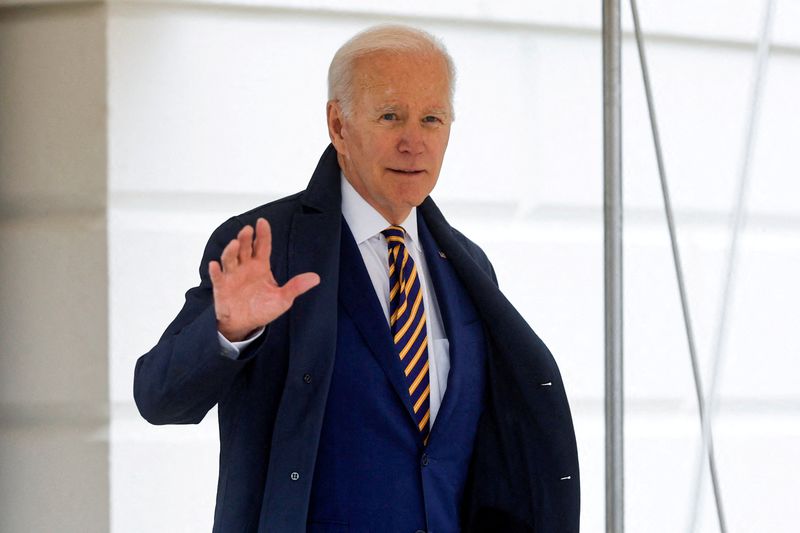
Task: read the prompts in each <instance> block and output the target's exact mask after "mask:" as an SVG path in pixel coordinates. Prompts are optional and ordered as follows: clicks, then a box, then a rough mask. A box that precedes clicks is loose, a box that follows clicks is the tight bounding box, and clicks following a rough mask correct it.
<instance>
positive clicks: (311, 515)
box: [134, 26, 579, 533]
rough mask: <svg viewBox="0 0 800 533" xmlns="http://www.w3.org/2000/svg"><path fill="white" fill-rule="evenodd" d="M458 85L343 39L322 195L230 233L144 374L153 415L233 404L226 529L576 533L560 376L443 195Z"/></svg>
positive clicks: (409, 32) (224, 429)
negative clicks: (439, 192) (435, 193)
mask: <svg viewBox="0 0 800 533" xmlns="http://www.w3.org/2000/svg"><path fill="white" fill-rule="evenodd" d="M453 84H454V69H453V66H452V60H451V59H450V57H449V55H448V54H447V52H446V51H445V49H444V47H443V45H441V44H440V43H439V42H438V41H437V40H436V39H434V38H433V37H432V36H430V35H428V34H426V33H424V32H421V31H419V30H415V29H412V28H407V27H402V26H381V27H377V28H373V29H370V30H367V31H365V32H362V33H361V34H358V35H356V36H355V37H354V38H353V39H351V40H350V41H348V43H346V44H345V45H344V46H342V48H341V49H340V50H339V51H338V52H337V53H336V55H335V57H334V59H333V61H332V63H331V67H330V70H329V102H328V105H327V121H328V131H329V134H330V138H331V142H332V145H331V146H329V147H328V149H327V150H326V151H325V153H324V154H323V155H322V158H321V159H320V162H319V164H318V166H317V169H316V171H315V172H314V175H313V177H312V179H311V182H310V183H309V185H308V188H307V189H306V190H305V191H303V192H301V193H298V194H296V195H294V196H290V197H288V198H284V199H282V200H277V201H275V202H272V203H270V204H267V205H264V206H261V207H258V208H256V209H254V210H252V211H249V212H247V213H244V214H242V215H239V216H237V217H233V218H231V219H230V220H228V221H227V222H225V223H224V224H223V225H222V226H220V227H219V228H218V229H217V230H216V231H215V232H214V234H213V235H212V236H211V238H210V240H209V243H208V245H207V247H206V250H205V254H204V256H203V261H202V263H201V267H200V275H201V282H200V285H199V286H198V287H196V288H193V289H191V290H190V291H189V292H188V293H187V295H186V304H185V305H184V307H183V309H182V310H181V312H180V313H179V314H178V316H177V318H176V319H175V320H174V321H173V323H172V324H171V325H170V326H169V327H168V328H167V330H166V332H165V333H164V335H163V336H162V338H161V339H160V340H159V342H158V344H157V345H156V346H155V347H154V348H153V349H152V350H151V351H150V352H149V353H147V354H145V355H143V356H142V357H141V358H140V359H139V361H138V362H137V365H136V375H135V383H134V396H135V398H136V403H137V405H138V407H139V410H140V412H141V414H142V416H144V417H145V418H146V419H147V420H148V421H150V422H152V423H154V424H167V423H198V422H199V421H200V420H202V418H203V417H204V416H205V414H206V413H207V412H208V410H209V409H211V408H212V407H213V406H214V405H215V404H218V405H219V427H220V463H219V468H220V471H219V484H218V489H217V507H216V512H215V517H214V531H215V532H219V533H227V532H231V533H233V532H236V533H240V532H251V531H252V532H256V531H257V532H267V531H269V532H272V531H276V532H281V533H283V532H302V531H311V532H326V533H333V532H348V531H349V532H395V531H396V532H408V533H412V532H414V531H428V532H434V533H446V532H452V531H460V530H464V531H487V532H488V531H492V532H494V531H509V532H516V531H519V532H522V531H536V532H537V533H542V532H552V533H569V532H576V531H578V513H579V479H578V464H577V452H576V445H575V436H574V432H573V428H572V421H571V418H570V413H569V407H568V405H567V400H566V395H565V393H564V389H563V385H562V382H561V378H560V376H559V373H558V369H557V367H556V364H555V362H554V360H553V358H552V356H551V355H550V353H549V352H548V350H547V348H546V347H545V346H544V344H542V342H541V341H540V340H539V339H538V337H536V335H535V334H534V333H533V331H531V329H530V328H529V327H528V325H527V324H526V323H525V322H524V320H523V319H522V318H521V317H520V315H519V314H518V313H517V312H516V311H515V310H514V308H513V307H512V306H511V304H510V303H509V302H508V301H507V300H506V299H505V297H504V296H503V295H502V294H501V293H500V291H499V290H498V288H497V285H496V280H495V276H494V271H493V269H492V267H491V264H490V263H489V261H488V259H487V258H486V256H485V255H484V253H483V252H482V251H481V249H480V248H478V247H477V246H476V245H475V244H474V243H472V242H471V241H469V240H468V239H467V238H466V237H464V236H463V235H461V234H460V233H458V232H457V231H456V230H454V229H453V228H451V227H450V226H449V225H448V224H447V222H446V221H445V219H444V218H443V216H442V214H441V213H440V212H439V210H438V209H437V207H436V205H435V204H434V203H433V201H432V200H431V199H430V197H429V196H428V195H429V193H430V192H431V190H432V189H433V187H434V185H435V184H436V180H437V178H438V176H439V170H440V168H441V164H442V160H443V158H444V153H445V150H446V148H447V143H448V139H449V135H450V127H451V124H452V121H453V109H452V102H453V87H454V85H453ZM312 289H313V290H312ZM306 293H307V294H306Z"/></svg>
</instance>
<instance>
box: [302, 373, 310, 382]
mask: <svg viewBox="0 0 800 533" xmlns="http://www.w3.org/2000/svg"><path fill="white" fill-rule="evenodd" d="M303 381H305V382H306V383H311V374H303Z"/></svg>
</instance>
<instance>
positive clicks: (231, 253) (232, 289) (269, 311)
mask: <svg viewBox="0 0 800 533" xmlns="http://www.w3.org/2000/svg"><path fill="white" fill-rule="evenodd" d="M253 238H254V235H253V227H252V226H245V227H244V228H242V230H241V231H240V232H239V235H238V236H237V237H236V238H235V239H233V240H232V241H231V242H229V243H228V245H227V246H226V247H225V249H224V250H222V256H221V257H220V261H219V262H217V261H211V262H210V263H209V265H208V273H209V275H210V276H211V283H212V285H213V287H214V311H215V313H216V315H217V328H218V329H219V332H220V333H222V335H223V336H224V337H225V338H226V339H228V340H229V341H231V342H237V341H240V340H243V339H245V338H246V337H247V335H248V334H249V333H250V332H252V331H254V330H256V329H258V328H260V327H262V326H266V325H267V324H269V323H270V322H272V321H273V320H275V319H276V318H278V317H279V316H281V315H282V314H283V313H285V312H286V311H288V310H289V308H290V307H291V306H292V303H294V299H295V298H297V297H298V296H300V295H301V294H303V293H304V292H306V291H307V290H309V289H311V288H312V287H315V286H316V285H318V284H319V281H320V280H319V275H317V274H315V273H314V272H306V273H304V274H298V275H297V276H295V277H293V278H292V279H290V280H289V281H287V282H286V284H285V285H284V286H283V287H279V286H278V284H277V282H276V281H275V278H274V277H273V276H272V268H271V267H270V263H269V257H270V253H271V252H272V232H271V230H270V227H269V223H268V222H267V221H266V220H265V219H263V218H259V219H258V220H257V221H256V229H255V240H253ZM220 263H221V264H220Z"/></svg>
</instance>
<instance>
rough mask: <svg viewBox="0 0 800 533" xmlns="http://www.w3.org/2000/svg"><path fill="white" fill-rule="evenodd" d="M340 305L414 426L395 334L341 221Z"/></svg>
mask: <svg viewBox="0 0 800 533" xmlns="http://www.w3.org/2000/svg"><path fill="white" fill-rule="evenodd" d="M339 261H340V268H341V270H340V274H339V302H340V303H341V304H342V307H343V308H344V310H345V311H346V312H347V314H348V315H349V316H350V318H351V319H352V320H353V322H354V323H355V325H356V328H357V329H358V331H359V332H360V333H361V336H362V337H363V338H364V341H365V342H366V343H367V346H369V349H370V352H371V353H372V356H373V357H374V358H375V360H376V361H377V362H378V364H379V365H380V366H381V368H382V369H383V372H384V373H385V374H386V377H387V378H388V379H389V382H390V383H391V384H392V388H393V389H394V390H395V392H396V393H397V396H398V397H399V398H400V401H401V402H402V403H403V405H405V407H406V412H408V416H409V417H411V420H412V422H414V421H415V420H416V419H415V417H414V407H413V406H412V405H411V396H410V395H409V394H408V389H407V387H406V384H405V380H404V375H403V369H402V366H401V361H400V357H399V355H398V354H397V349H396V348H395V345H394V342H392V333H391V330H390V329H389V324H388V323H387V322H386V317H385V315H384V314H383V309H382V308H381V304H380V302H379V301H378V296H377V295H376V294H375V291H374V290H373V288H372V281H371V280H370V278H369V273H368V272H367V268H366V267H365V266H364V261H363V259H362V258H361V252H359V251H358V247H357V245H356V242H355V239H354V238H353V235H352V233H350V228H348V227H347V223H346V222H344V221H342V242H341V253H340V259H339Z"/></svg>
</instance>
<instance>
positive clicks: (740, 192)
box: [687, 0, 775, 533]
mask: <svg viewBox="0 0 800 533" xmlns="http://www.w3.org/2000/svg"><path fill="white" fill-rule="evenodd" d="M774 12H775V1H774V0H765V2H764V12H763V14H762V19H761V33H760V35H759V39H758V47H757V48H756V55H755V61H754V63H753V73H752V77H751V81H750V99H749V103H750V108H749V110H748V115H747V116H748V120H747V126H746V129H745V133H744V142H743V146H742V155H741V162H740V171H739V183H738V186H737V188H736V191H737V192H736V201H735V207H734V209H733V213H732V218H731V230H730V240H729V243H728V253H727V258H726V261H725V265H726V267H725V275H724V277H723V279H724V282H723V284H722V292H721V298H720V304H719V311H718V315H717V329H716V335H715V337H714V351H713V352H712V357H711V377H710V380H709V388H708V392H707V397H706V399H705V404H706V412H707V415H708V422H707V423H706V424H704V425H703V439H702V443H701V445H700V457H699V458H698V461H697V464H696V466H695V480H694V485H693V490H692V499H691V500H690V505H691V513H690V517H689V526H688V528H687V531H689V533H693V532H694V531H695V529H696V527H697V521H698V518H699V514H700V508H701V505H700V503H701V495H702V493H701V487H702V485H703V474H704V472H705V470H704V468H703V459H704V458H705V455H706V452H707V451H708V454H709V458H711V457H712V456H713V440H712V435H711V422H712V418H713V415H714V413H715V410H716V403H717V384H718V379H719V374H720V368H721V366H722V361H723V357H724V354H725V342H726V340H727V337H728V335H727V333H728V308H729V307H730V296H731V294H733V291H734V289H735V286H736V283H735V281H736V264H737V260H738V258H739V239H740V237H741V234H742V232H743V230H744V226H745V214H746V204H747V192H748V190H749V185H750V174H751V172H750V159H751V156H752V153H753V147H754V145H755V136H756V128H757V125H758V119H759V115H760V113H759V111H760V109H761V105H760V104H761V94H762V91H763V86H764V83H765V81H766V70H767V60H768V59H769V49H770V45H771V42H772V26H773V19H774ZM711 474H712V478H711V480H712V487H713V488H714V496H715V498H716V499H717V502H719V500H720V498H719V488H718V487H717V484H716V483H715V479H714V475H715V472H714V471H713V470H712V471H711ZM718 515H719V516H720V526H722V524H723V520H722V513H721V511H720V510H719V507H718ZM720 529H721V530H722V527H720Z"/></svg>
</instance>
